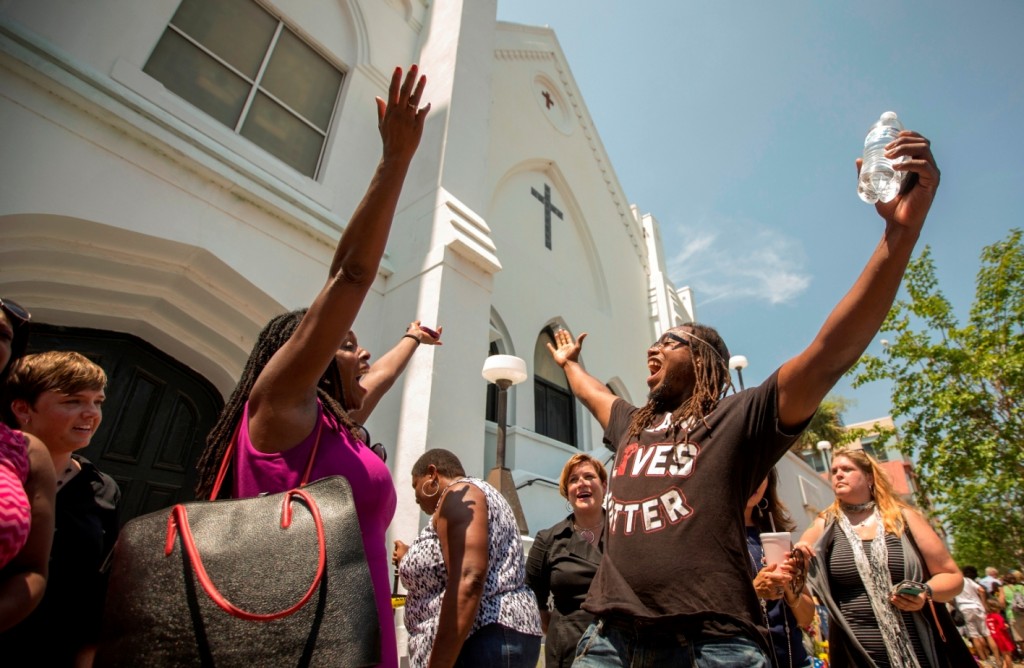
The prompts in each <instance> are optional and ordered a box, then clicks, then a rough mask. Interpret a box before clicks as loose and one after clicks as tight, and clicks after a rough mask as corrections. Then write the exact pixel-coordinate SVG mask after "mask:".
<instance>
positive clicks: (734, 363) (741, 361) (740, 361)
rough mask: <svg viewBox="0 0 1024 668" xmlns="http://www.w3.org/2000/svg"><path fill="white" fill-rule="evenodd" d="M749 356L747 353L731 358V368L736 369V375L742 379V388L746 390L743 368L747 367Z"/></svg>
mask: <svg viewBox="0 0 1024 668" xmlns="http://www.w3.org/2000/svg"><path fill="white" fill-rule="evenodd" d="M748 364H749V362H747V358H746V356H745V355H733V356H732V357H730V358H729V368H730V369H736V376H737V377H738V378H739V379H740V389H741V390H745V389H747V388H745V387H743V370H744V369H746V368H747V365H748Z"/></svg>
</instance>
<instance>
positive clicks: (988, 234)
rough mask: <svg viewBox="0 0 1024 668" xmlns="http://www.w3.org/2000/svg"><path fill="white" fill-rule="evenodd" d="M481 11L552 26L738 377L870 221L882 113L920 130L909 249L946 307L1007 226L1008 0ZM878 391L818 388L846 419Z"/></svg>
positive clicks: (876, 410)
mask: <svg viewBox="0 0 1024 668" xmlns="http://www.w3.org/2000/svg"><path fill="white" fill-rule="evenodd" d="M498 18H499V20H503V21H511V22H514V23H524V24H528V25H547V26H550V27H551V28H553V29H554V30H555V33H556V35H557V37H558V41H559V43H560V44H561V46H562V49H563V51H564V52H565V55H566V58H567V59H568V61H569V65H570V67H571V69H572V73H573V76H574V77H575V79H576V83H577V85H578V86H579V87H580V89H581V90H582V93H583V97H584V99H585V100H586V104H587V107H588V109H589V111H590V114H591V116H592V117H593V119H594V122H595V124H596V126H597V130H598V133H599V134H600V137H601V140H602V142H603V143H604V146H605V148H606V150H607V151H608V154H609V156H610V158H611V162H612V165H613V166H614V168H615V171H616V173H617V175H618V177H619V180H620V182H621V183H622V185H623V188H624V189H625V192H626V195H627V196H628V198H629V199H630V201H631V202H634V203H636V204H637V205H638V206H639V207H640V209H641V211H643V212H650V213H652V214H653V215H654V216H655V217H656V218H657V219H658V220H659V222H660V224H661V228H662V236H663V240H664V243H665V256H666V259H667V260H668V262H669V267H670V272H671V275H672V278H673V280H674V281H675V283H676V285H677V286H679V287H681V286H684V285H689V286H691V287H692V288H693V289H694V290H695V299H696V304H697V318H698V320H700V321H703V322H706V323H708V324H710V325H713V326H715V327H717V328H718V330H719V331H720V332H721V333H722V335H723V337H724V338H725V340H726V342H727V343H728V344H729V347H730V350H731V351H732V353H733V354H743V355H746V356H747V357H748V358H749V360H750V366H749V367H748V368H747V370H746V371H745V372H744V380H745V381H747V383H748V384H750V383H756V382H760V381H761V380H763V379H764V378H765V377H766V376H767V375H768V374H770V373H771V372H772V371H773V370H774V369H775V368H776V367H778V366H779V365H780V364H782V363H783V362H784V361H785V360H786V359H788V358H789V357H792V356H793V355H795V354H796V353H798V352H799V351H800V350H802V349H803V348H804V347H805V346H806V345H807V344H808V343H809V342H810V340H811V339H812V338H813V336H814V334H815V333H816V332H817V330H818V328H819V327H820V325H821V323H822V322H823V320H824V319H825V317H826V316H827V315H828V313H829V311H830V310H831V309H832V307H833V306H834V305H835V304H836V302H838V301H839V299H840V297H841V296H842V295H843V293H844V292H845V291H846V290H847V289H848V288H849V287H850V286H851V285H852V284H853V281H854V280H855V278H856V276H857V274H859V272H860V270H861V268H862V267H863V265H864V262H865V261H866V260H867V258H868V256H869V255H870V253H871V251H872V249H873V248H874V247H875V246H876V245H877V243H878V240H879V239H880V237H881V232H882V227H883V224H882V221H881V219H880V218H879V217H878V216H877V215H876V214H875V211H874V207H872V206H870V205H867V204H864V203H862V202H861V201H860V200H859V199H858V198H857V194H856V185H857V184H856V170H855V167H854V160H855V159H856V158H857V157H858V156H859V155H860V151H861V148H862V146H863V141H864V135H865V134H866V132H867V130H868V127H869V126H870V125H871V124H872V123H873V122H874V121H875V120H877V119H878V116H879V115H880V114H881V113H882V112H883V111H887V110H893V111H895V112H897V113H898V114H899V115H900V118H901V119H902V120H903V122H904V123H905V125H906V126H907V127H908V129H913V130H917V131H919V132H921V133H922V134H924V135H925V136H927V137H928V138H929V139H931V140H932V146H933V151H934V153H935V155H936V158H937V160H938V163H939V167H940V169H941V170H942V185H941V187H940V190H939V194H938V196H937V198H936V201H935V204H934V205H933V207H932V211H931V214H930V216H929V219H928V222H927V224H926V226H925V230H924V232H923V234H922V238H921V241H920V242H919V245H918V251H920V249H921V248H923V247H924V245H925V244H927V245H930V246H931V248H932V252H933V255H934V259H935V262H936V264H937V266H938V277H939V283H940V287H941V288H942V289H943V291H944V292H945V294H946V296H947V297H948V298H949V299H950V301H951V302H952V303H953V305H954V307H955V308H956V310H957V313H958V315H959V316H960V317H961V320H963V319H964V318H966V315H967V313H968V310H969V308H970V305H971V303H972V301H973V296H974V279H975V275H976V273H977V270H978V266H979V264H978V262H979V259H978V258H979V255H980V251H981V249H982V248H983V247H984V246H986V245H989V244H991V243H993V242H995V241H998V240H1000V239H1002V238H1004V237H1005V236H1006V235H1007V233H1008V232H1009V230H1010V228H1012V227H1020V226H1022V225H1024V221H1022V216H1021V213H1022V212H1024V104H1022V103H1024V71H1022V70H1024V46H1022V44H1024V40H1022V39H1021V32H1022V30H1024V3H1021V2H1017V1H1011V0H1005V1H991V2H988V1H986V2H977V3H971V2H963V1H962V0H955V1H954V0H937V1H932V2H928V3H914V4H911V3H901V2H887V3H881V2H857V3H850V2H835V1H825V0H822V1H820V2H809V1H794V2H772V3H769V2H753V1H751V2H732V1H727V0H723V1H719V0H713V1H712V0H707V1H701V2H695V1H690V0H633V1H631V2H627V1H626V0H618V1H615V2H613V1H611V0H586V1H584V0H499V3H498ZM884 337H885V334H884V333H883V334H880V335H879V336H878V337H877V338H876V340H875V342H874V344H872V346H871V347H870V348H869V351H871V352H875V353H878V352H880V350H881V344H880V343H879V341H880V340H881V339H882V338H884ZM637 355H638V358H637V363H638V364H639V363H642V361H643V360H642V351H637ZM889 389H890V388H889V387H888V386H887V385H886V384H882V383H875V384H872V385H868V386H865V387H862V388H859V389H856V390H854V389H853V388H852V387H851V386H850V383H849V382H848V380H845V379H844V380H843V381H841V382H840V384H839V385H838V386H837V387H836V390H835V393H836V394H839V395H841V396H843V397H846V398H848V399H852V400H855V401H856V405H854V406H853V407H852V408H851V409H850V410H848V411H847V413H846V419H847V422H856V421H860V420H867V419H870V418H874V417H879V416H882V415H886V414H888V412H889V406H890V402H889Z"/></svg>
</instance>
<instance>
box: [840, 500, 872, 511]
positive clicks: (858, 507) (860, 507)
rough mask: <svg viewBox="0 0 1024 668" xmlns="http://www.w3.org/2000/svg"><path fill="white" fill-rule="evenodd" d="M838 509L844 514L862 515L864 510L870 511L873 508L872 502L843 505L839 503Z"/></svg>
mask: <svg viewBox="0 0 1024 668" xmlns="http://www.w3.org/2000/svg"><path fill="white" fill-rule="evenodd" d="M839 507H840V508H842V509H843V512H844V513H862V512H864V511H865V510H871V509H872V508H874V507H875V502H874V500H871V501H865V502H864V503H843V502H842V501H840V502H839Z"/></svg>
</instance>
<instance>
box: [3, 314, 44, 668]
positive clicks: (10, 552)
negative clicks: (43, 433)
mask: <svg viewBox="0 0 1024 668" xmlns="http://www.w3.org/2000/svg"><path fill="white" fill-rule="evenodd" d="M31 317H32V316H31V315H29V312H28V311H26V310H25V309H24V308H22V307H21V306H19V305H18V304H16V303H15V302H13V301H11V300H10V299H7V300H4V299H0V395H5V393H4V392H3V391H2V389H3V384H4V381H5V380H6V379H7V376H8V375H9V373H10V371H11V368H12V367H13V366H14V364H15V362H17V361H18V360H19V359H21V357H22V355H24V354H25V348H26V347H27V345H28V324H29V320H30V319H31ZM0 417H2V418H3V421H0V633H2V632H3V631H6V630H7V629H9V628H11V627H12V626H14V625H15V624H17V623H18V622H20V621H22V620H23V619H25V617H27V616H28V615H29V613H30V612H32V611H33V610H34V609H35V608H36V606H37V605H39V602H40V601H41V600H42V599H43V593H44V592H45V591H46V579H47V576H48V569H49V559H50V547H51V545H52V544H53V518H54V504H55V497H56V494H57V478H56V475H55V474H54V472H53V462H52V461H51V460H50V453H49V452H48V451H47V449H46V446H45V445H44V444H43V442H42V441H40V440H39V439H38V438H36V437H35V436H32V435H30V434H26V433H24V432H22V431H19V430H18V429H14V428H12V427H14V426H17V425H16V421H15V419H14V416H13V414H11V412H10V406H9V405H8V406H3V407H0ZM8 423H9V424H8ZM9 658H10V657H7V656H5V660H8V659H9Z"/></svg>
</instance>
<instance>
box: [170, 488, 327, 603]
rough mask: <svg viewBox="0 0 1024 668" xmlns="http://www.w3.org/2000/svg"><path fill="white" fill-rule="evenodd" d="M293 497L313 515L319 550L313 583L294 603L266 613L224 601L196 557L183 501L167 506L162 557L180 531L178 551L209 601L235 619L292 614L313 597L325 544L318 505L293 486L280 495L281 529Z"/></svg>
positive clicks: (289, 514)
mask: <svg viewBox="0 0 1024 668" xmlns="http://www.w3.org/2000/svg"><path fill="white" fill-rule="evenodd" d="M295 496H298V497H301V498H302V500H303V501H304V502H305V504H306V507H308V508H309V512H310V514H311V515H312V516H313V524H314V525H315V526H316V540H317V547H318V550H319V558H318V561H317V569H316V575H315V576H314V577H313V582H312V584H310V585H309V589H308V590H307V591H306V593H305V595H303V597H302V598H301V599H299V601H298V602H297V603H295V604H294V605H292V606H291V607H289V608H287V609H285V610H279V611H278V612H271V613H266V614H260V613H255V612H248V611H246V610H242V609H241V608H239V607H237V606H235V605H234V604H232V603H231V601H229V600H227V599H226V598H225V597H224V595H223V594H221V593H220V591H219V590H218V589H217V586H216V585H214V584H213V581H212V580H211V579H210V576H209V574H208V573H207V572H206V568H205V567H204V566H203V561H202V558H200V556H199V549H198V548H197V547H196V543H195V539H194V538H193V537H192V529H191V528H190V527H189V525H188V513H187V511H186V509H185V506H184V505H183V504H180V503H179V504H178V505H176V506H174V507H173V508H172V509H171V514H170V517H168V518H167V542H166V543H165V544H164V556H170V555H171V553H172V552H174V536H175V533H176V532H180V533H181V547H182V550H184V551H185V553H186V554H188V558H189V561H190V562H191V564H192V570H193V571H195V574H196V578H197V579H198V580H199V583H200V584H201V585H202V587H203V590H204V591H205V592H206V594H207V596H209V597H210V600H212V601H213V602H214V603H216V604H217V605H218V606H219V607H220V608H221V609H222V610H224V611H225V612H227V613H228V614H230V615H233V616H235V617H238V618H239V619H245V620H248V621H253V622H268V621H272V620H275V619H281V618H282V617H287V616H289V615H291V614H294V613H295V612H297V611H298V610H299V609H301V608H302V606H304V605H306V603H308V602H309V599H310V598H311V597H312V596H313V592H315V591H316V589H317V587H319V586H320V581H321V580H322V579H323V577H324V570H325V569H326V566H327V544H326V541H325V540H324V524H323V520H322V519H321V517H320V508H319V506H317V504H316V501H314V500H313V497H312V496H310V495H309V494H308V493H307V492H306V491H304V490H301V489H293V490H290V491H288V492H286V493H285V494H284V503H283V506H282V508H281V528H282V529H287V528H288V527H289V526H291V523H292V505H291V500H292V497H295Z"/></svg>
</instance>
